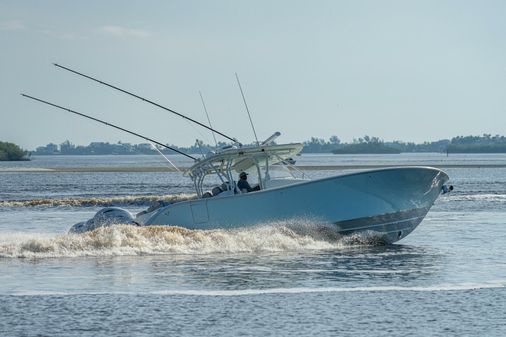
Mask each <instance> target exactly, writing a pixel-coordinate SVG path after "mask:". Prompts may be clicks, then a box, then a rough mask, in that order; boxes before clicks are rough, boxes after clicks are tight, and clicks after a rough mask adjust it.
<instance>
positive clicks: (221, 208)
mask: <svg viewBox="0 0 506 337" xmlns="http://www.w3.org/2000/svg"><path fill="white" fill-rule="evenodd" d="M447 181H448V176H447V175H446V173H444V172H443V171H441V170H438V169H435V168H430V167H401V168H388V169H380V170H372V171H365V172H359V173H352V174H346V175H340V176H334V177H330V178H324V179H319V180H312V181H305V182H301V183H297V184H294V185H289V186H285V187H280V188H274V189H268V190H263V191H259V192H252V193H247V194H238V195H233V196H227V197H214V198H206V199H198V200H191V201H185V202H180V203H175V204H172V205H169V206H165V207H162V208H160V209H158V210H156V211H154V212H152V213H148V214H145V215H143V216H141V217H139V218H138V219H137V220H138V221H139V222H140V223H142V224H143V225H175V226H181V227H185V228H189V229H214V228H237V227H243V226H251V225H256V224H261V223H269V222H272V221H279V220H290V219H301V218H302V219H311V220H315V221H319V222H324V223H332V224H335V226H336V229H337V231H339V232H340V233H342V234H351V233H356V232H363V231H372V232H374V234H376V235H378V236H379V237H380V238H381V239H382V240H383V241H385V242H388V243H391V242H395V241H398V240H400V239H402V238H403V237H405V236H406V235H407V234H409V233H410V232H411V231H413V229H415V228H416V226H417V225H418V224H419V223H420V222H421V221H422V220H423V218H424V217H425V215H426V214H427V212H428V211H429V209H430V207H431V206H432V204H433V203H434V201H435V200H436V199H437V197H438V196H439V194H440V193H441V189H442V186H443V184H445V183H446V182H447Z"/></svg>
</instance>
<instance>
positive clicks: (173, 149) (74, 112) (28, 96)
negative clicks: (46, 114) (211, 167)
mask: <svg viewBox="0 0 506 337" xmlns="http://www.w3.org/2000/svg"><path fill="white" fill-rule="evenodd" d="M21 96H23V97H26V98H30V99H33V100H34V101H37V102H41V103H44V104H47V105H50V106H53V107H55V108H58V109H61V110H65V111H68V112H71V113H73V114H76V115H78V116H81V117H84V118H88V119H91V120H93V121H95V122H99V123H102V124H105V125H107V126H111V127H113V128H115V129H118V130H121V131H124V132H126V133H129V134H131V135H134V136H137V137H140V138H142V139H145V140H147V141H149V142H151V143H155V144H157V145H160V146H162V147H165V148H167V149H169V150H172V151H174V152H177V153H179V154H182V155H183V156H186V157H188V158H190V159H193V160H195V161H197V158H195V157H192V156H190V155H189V154H186V153H184V152H182V151H179V150H177V149H175V148H173V147H170V146H167V145H165V144H162V143H160V142H157V141H156V140H153V139H151V138H148V137H146V136H143V135H141V134H138V133H136V132H133V131H130V130H127V129H124V128H122V127H119V126H116V125H113V124H111V123H108V122H105V121H103V120H100V119H98V118H95V117H91V116H88V115H85V114H83V113H80V112H77V111H75V110H71V109H69V108H65V107H63V106H61V105H56V104H54V103H51V102H48V101H44V100H42V99H40V98H36V97H33V96H30V95H26V94H21Z"/></svg>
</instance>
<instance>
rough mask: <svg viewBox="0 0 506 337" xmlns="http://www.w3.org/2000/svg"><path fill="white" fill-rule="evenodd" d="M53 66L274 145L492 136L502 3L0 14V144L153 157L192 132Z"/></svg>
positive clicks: (505, 14)
mask: <svg viewBox="0 0 506 337" xmlns="http://www.w3.org/2000/svg"><path fill="white" fill-rule="evenodd" d="M53 62H57V63H60V64H62V65H66V66H68V67H71V68H75V69H76V70H79V71H82V72H84V73H87V74H89V75H92V76H96V77H98V78H100V79H102V80H104V81H108V82H111V83H113V84H115V85H118V86H120V87H122V88H124V89H126V90H131V91H133V92H135V93H137V94H139V95H142V96H146V97H147V98H149V99H152V100H155V101H157V102H159V103H161V104H163V105H166V106H168V107H170V108H172V109H175V110H176V111H178V112H181V113H183V114H187V115H188V116H190V117H192V118H195V119H198V120H200V121H202V122H204V121H205V120H206V118H205V114H204V111H203V108H202V104H201V102H200V97H199V94H198V91H199V90H200V91H202V94H203V95H204V98H205V100H206V105H207V108H208V111H209V113H210V117H211V120H212V123H213V126H215V127H216V128H217V129H219V130H220V131H222V132H224V133H226V134H230V135H232V136H234V137H237V138H238V139H239V140H240V141H242V142H251V141H253V140H254V137H253V133H252V131H251V128H250V125H249V121H248V117H247V114H246V112H245V109H244V105H243V103H242V98H241V96H240V92H239V89H238V87H237V84H236V81H235V76H234V73H235V72H237V73H238V74H239V76H240V78H241V82H242V85H243V89H244V91H245V95H246V99H247V101H248V105H249V108H250V110H251V113H252V118H253V121H254V123H255V126H256V130H257V133H258V136H259V138H261V139H264V138H267V137H268V136H270V135H271V134H272V133H273V132H275V131H280V132H281V133H282V138H280V139H279V141H286V142H291V141H302V140H306V139H308V138H309V137H311V136H318V137H322V138H326V139H327V138H328V137H330V136H331V135H337V136H338V137H339V138H341V139H342V140H343V141H351V140H352V139H353V138H354V137H356V138H358V137H360V136H363V135H365V134H368V135H370V136H378V137H380V138H383V139H385V140H394V139H400V140H406V141H415V142H419V141H424V140H436V139H441V138H448V137H452V136H456V135H469V134H475V135H477V134H482V133H492V134H502V135H504V134H506V1H441V0H436V1H429V0H423V1H407V0H399V1H376V0H374V1H356V0H354V1H94V0H87V1H80V2H78V1H4V0H0V140H4V141H11V142H15V143H17V144H19V145H21V146H23V147H25V148H28V149H33V148H34V147H36V146H38V145H42V144H46V143H49V142H55V143H61V142H63V141H64V140H66V139H69V140H70V141H71V142H74V143H77V144H88V143H89V142H91V141H96V140H103V141H109V142H117V141H120V140H121V141H124V142H134V143H140V142H143V141H142V140H140V139H137V138H135V137H133V136H129V135H127V134H123V133H121V132H120V131H116V130H114V129H110V128H107V127H105V126H102V125H100V124H96V123H94V122H92V121H88V120H85V119H81V118H79V117H76V116H74V115H72V114H70V113H68V112H64V111H61V110H56V109H54V108H50V107H46V106H44V105H41V104H40V103H36V102H33V101H30V100H27V99H25V98H23V97H21V96H20V95H19V94H20V93H21V92H24V93H27V94H30V95H33V96H37V97H40V98H43V99H46V100H49V101H52V102H55V103H57V104H61V105H65V106H67V107H69V108H72V109H75V110H77V111H80V112H83V113H86V114H90V115H93V116H95V117H97V118H102V119H105V120H107V121H110V122H113V123H116V124H119V125H120V126H123V127H125V128H130V129H132V130H133V131H137V132H139V133H143V134H146V135H148V136H150V137H152V138H154V139H156V140H158V141H161V142H163V143H171V144H176V145H189V144H193V143H194V141H195V139H196V138H199V139H203V140H204V141H205V142H209V143H212V136H211V134H210V133H209V132H207V131H206V130H205V129H200V128H198V127H193V126H191V125H189V124H188V123H187V122H184V121H182V120H181V119H180V118H178V117H175V116H173V115H169V114H168V113H167V112H165V111H163V110H160V109H157V108H155V107H153V106H150V105H148V104H146V103H144V102H141V101H137V100H135V99H134V98H132V97H129V96H126V95H124V94H121V93H119V92H116V91H114V90H112V89H109V88H106V87H103V86H100V85H99V84H95V83H93V82H91V81H89V80H85V79H82V78H79V77H77V76H75V75H72V74H70V73H68V72H65V71H63V70H59V69H57V68H56V67H54V66H53V65H52V63H53Z"/></svg>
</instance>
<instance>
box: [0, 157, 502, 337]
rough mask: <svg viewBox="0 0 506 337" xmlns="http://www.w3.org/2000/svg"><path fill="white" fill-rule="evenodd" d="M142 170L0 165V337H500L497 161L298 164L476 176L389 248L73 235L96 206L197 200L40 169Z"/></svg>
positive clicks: (145, 184)
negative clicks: (430, 169) (419, 168)
mask: <svg viewBox="0 0 506 337" xmlns="http://www.w3.org/2000/svg"><path fill="white" fill-rule="evenodd" d="M139 157H140V158H133V157H120V156H118V157H76V158H74V157H72V158H66V160H63V159H62V158H65V157H39V158H35V159H36V160H33V161H31V162H27V163H21V164H19V163H18V164H14V163H5V164H4V163H1V164H0V335H1V336H4V335H5V336H54V335H65V336H97V335H103V336H116V335H118V336H119V335H135V336H167V335H182V336H188V335H202V336H237V335H246V336H251V335H255V336H264V335H272V336H283V335H285V336H288V335H290V336H307V335H324V336H325V335H329V336H330V335H332V336H334V335H358V336H367V335H371V336H373V335H374V336H378V335H379V336H407V335H412V336H425V335H435V336H452V335H453V336H462V335H467V336H475V335H483V336H504V335H505V334H506V314H504V312H506V301H505V300H504V298H505V295H506V291H505V289H506V288H505V287H506V259H505V258H504V247H505V246H506V244H505V243H506V168H501V167H500V165H506V156H504V155H479V156H473V155H465V156H455V157H452V156H450V157H445V156H441V155H438V154H434V155H400V156H332V155H313V156H311V155H309V156H302V157H300V158H297V159H298V164H300V165H342V164H343V163H350V162H353V165H358V166H360V165H370V164H371V163H379V164H383V163H386V164H392V165H396V164H406V163H408V164H416V165H425V164H430V165H436V166H437V163H438V161H444V164H448V165H451V164H458V165H465V164H466V163H471V165H472V167H458V168H449V169H446V170H445V171H446V172H447V173H448V174H449V175H450V177H451V183H452V184H454V185H455V187H456V190H455V191H454V192H453V193H452V194H450V195H445V196H442V197H440V198H439V199H438V201H437V202H436V204H435V205H434V207H433V208H432V210H431V211H430V212H429V214H428V215H427V217H426V219H425V220H424V221H423V222H422V224H421V225H420V226H419V227H418V228H417V229H416V230H415V231H414V232H413V233H412V234H410V235H409V236H408V237H407V238H406V239H403V240H401V241H400V242H399V243H398V244H395V245H390V246H378V245H376V244H375V243H376V242H375V240H374V238H373V237H367V236H353V237H345V238H343V237H339V236H338V235H337V234H336V233H335V232H333V231H332V230H331V228H330V227H329V226H327V225H326V224H319V223H311V222H307V221H303V220H300V221H297V222H284V223H270V224H263V225H261V226H258V227H255V228H248V229H243V230H229V231H225V230H213V231H192V230H186V229H182V228H179V227H154V228H138V227H132V226H117V227H110V228H103V229H99V230H97V231H95V232H92V233H85V234H67V231H68V229H69V228H70V226H71V225H73V224H74V223H76V222H79V221H82V220H86V219H88V218H90V217H91V216H93V214H94V213H95V212H96V211H98V210H99V209H100V208H101V207H103V206H110V205H118V206H121V207H125V208H127V209H129V210H130V211H131V212H133V213H135V212H138V211H140V210H142V209H144V208H146V207H147V206H148V205H149V204H150V203H151V202H152V201H153V200H157V199H165V200H171V199H173V198H182V199H184V198H191V197H193V193H192V190H191V183H190V182H189V180H185V178H183V177H182V175H181V174H180V173H177V172H170V173H148V172H145V173H143V172H137V173H128V172H121V173H112V172H81V173H73V172H38V171H37V170H36V169H38V168H54V167H63V166H66V167H90V168H92V167H102V166H103V167H110V166H117V167H128V166H133V165H138V166H139V167H145V166H157V165H160V166H162V165H163V162H161V161H160V160H159V159H157V158H156V157H150V156H139ZM133 159H135V160H140V159H144V160H145V161H144V162H142V161H141V162H140V164H139V162H135V163H131V162H132V161H133ZM175 159H176V160H175V161H176V162H178V160H179V159H178V157H176V158H175ZM452 160H453V161H452ZM179 163H180V164H181V165H184V164H185V162H184V160H180V161H179ZM480 163H484V164H487V165H488V164H493V165H499V166H497V167H495V166H494V167H482V168H480V167H477V166H479V165H480ZM441 165H443V164H441ZM19 167H24V168H25V169H26V168H27V167H29V168H33V169H35V171H34V172H16V168H19ZM2 168H4V169H6V168H8V169H9V170H8V172H1V169H2ZM340 172H341V171H332V170H315V171H311V170H309V171H307V172H306V173H307V174H309V175H311V176H313V177H323V176H328V175H333V174H336V173H340Z"/></svg>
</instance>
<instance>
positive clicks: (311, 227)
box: [0, 222, 379, 258]
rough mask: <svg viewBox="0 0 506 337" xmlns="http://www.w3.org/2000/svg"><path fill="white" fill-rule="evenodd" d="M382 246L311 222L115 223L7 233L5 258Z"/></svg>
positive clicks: (0, 247) (0, 246) (1, 254)
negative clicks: (234, 225)
mask: <svg viewBox="0 0 506 337" xmlns="http://www.w3.org/2000/svg"><path fill="white" fill-rule="evenodd" d="M378 242H379V241H378V240H377V238H376V237H375V236H374V235H372V234H362V235H360V234H355V235H352V236H348V237H342V236H340V235H339V234H338V233H337V232H336V231H335V230H333V228H332V227H331V226H330V225H320V224H314V223H310V222H297V223H290V224H287V223H273V224H269V225H262V226H256V227H249V228H243V229H233V230H223V229H219V230H189V229H185V228H181V227H176V226H148V227H138V226H132V225H115V226H111V227H101V228H97V229H96V230H94V231H91V232H86V233H82V234H64V235H58V236H53V237H50V236H42V237H41V236H38V235H33V234H26V235H23V236H20V235H19V234H17V235H16V234H12V235H9V234H8V235H3V238H2V240H1V241H0V258H48V257H78V256H118V255H157V254H210V253H211V254H212V253H259V252H282V251H305V250H335V249H342V248H344V247H349V246H356V245H370V244H377V243H378Z"/></svg>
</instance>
